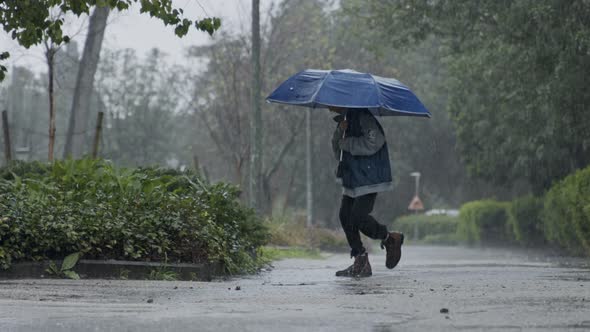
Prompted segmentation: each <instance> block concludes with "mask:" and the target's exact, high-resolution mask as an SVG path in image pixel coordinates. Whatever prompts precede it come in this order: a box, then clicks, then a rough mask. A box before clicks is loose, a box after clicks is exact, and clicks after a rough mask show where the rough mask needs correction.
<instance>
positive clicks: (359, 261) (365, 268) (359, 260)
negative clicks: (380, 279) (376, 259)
mask: <svg viewBox="0 0 590 332" xmlns="http://www.w3.org/2000/svg"><path fill="white" fill-rule="evenodd" d="M372 275H373V271H372V270H371V264H370V263H369V255H368V254H367V253H366V252H365V253H364V254H361V255H357V256H355V257H354V263H353V264H352V265H351V266H349V267H347V268H346V269H344V270H340V271H337V272H336V276H337V277H352V278H366V277H370V276H372Z"/></svg>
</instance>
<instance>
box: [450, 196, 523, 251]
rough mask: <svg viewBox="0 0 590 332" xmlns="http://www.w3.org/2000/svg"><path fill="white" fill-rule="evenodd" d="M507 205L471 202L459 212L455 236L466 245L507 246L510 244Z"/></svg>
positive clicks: (496, 202)
mask: <svg viewBox="0 0 590 332" xmlns="http://www.w3.org/2000/svg"><path fill="white" fill-rule="evenodd" d="M508 207H509V203H506V202H498V201H494V200H481V201H473V202H469V203H466V204H464V205H463V206H462V207H461V210H460V211H459V225H458V226H457V235H458V236H459V238H460V239H461V240H463V241H467V242H468V243H471V244H474V243H483V244H507V243H510V242H512V239H513V235H512V229H511V227H510V225H509V224H508Z"/></svg>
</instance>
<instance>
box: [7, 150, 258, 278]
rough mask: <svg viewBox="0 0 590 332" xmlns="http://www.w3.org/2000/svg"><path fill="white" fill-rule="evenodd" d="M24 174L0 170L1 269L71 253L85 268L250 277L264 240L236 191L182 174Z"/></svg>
mask: <svg viewBox="0 0 590 332" xmlns="http://www.w3.org/2000/svg"><path fill="white" fill-rule="evenodd" d="M25 165H26V164H20V165H17V166H18V167H16V168H15V166H14V165H11V166H9V167H8V168H7V169H2V170H0V174H4V175H5V176H6V177H4V179H0V266H2V267H4V268H7V267H8V266H9V265H10V263H11V262H13V261H23V260H43V259H61V258H63V257H65V256H66V255H68V254H70V253H73V252H81V253H83V255H84V257H85V258H90V259H126V260H144V261H169V262H171V261H176V262H214V261H221V262H223V263H224V265H225V267H226V268H227V269H228V272H230V273H235V272H240V271H246V270H252V269H254V268H255V266H256V261H255V258H254V257H255V255H254V253H255V251H256V248H257V247H259V246H261V245H262V244H264V243H265V242H266V240H267V230H266V229H265V227H264V226H263V225H262V222H261V221H260V220H258V219H257V218H256V216H255V215H254V213H253V212H252V211H251V210H250V209H247V208H244V207H243V206H241V205H240V204H239V203H238V201H237V197H238V195H239V191H238V190H237V188H236V187H234V186H231V185H227V184H223V183H218V184H213V185H211V184H207V183H204V182H203V181H202V180H201V178H200V177H199V176H198V175H197V174H194V173H192V172H180V171H175V170H162V169H156V168H145V169H125V168H115V167H114V166H113V165H112V164H111V163H109V162H105V161H95V160H90V159H84V160H67V161H58V162H55V163H53V164H51V165H50V166H46V168H43V167H37V166H38V165H39V163H33V165H37V166H34V167H28V166H25ZM15 169H16V170H17V171H16V172H15V171H14V170H15ZM19 170H20V171H19ZM8 174H10V177H9V176H8Z"/></svg>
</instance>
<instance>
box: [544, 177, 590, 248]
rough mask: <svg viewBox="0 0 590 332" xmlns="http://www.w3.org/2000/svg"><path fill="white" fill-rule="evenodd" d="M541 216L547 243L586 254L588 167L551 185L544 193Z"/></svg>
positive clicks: (589, 213) (589, 237)
mask: <svg viewBox="0 0 590 332" xmlns="http://www.w3.org/2000/svg"><path fill="white" fill-rule="evenodd" d="M542 219H543V225H544V231H545V237H546V238H547V240H548V241H549V242H550V243H553V244H556V245H558V246H560V247H562V248H565V249H567V250H568V251H569V252H571V253H573V254H577V255H586V256H590V167H588V168H585V169H582V170H579V171H577V172H576V173H574V174H572V175H570V176H568V177H566V178H565V179H563V180H562V181H560V182H559V183H557V184H555V185H554V186H553V187H551V189H550V190H549V192H547V194H546V195H545V200H544V209H543V214H542Z"/></svg>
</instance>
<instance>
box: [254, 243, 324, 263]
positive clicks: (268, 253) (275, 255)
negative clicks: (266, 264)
mask: <svg viewBox="0 0 590 332" xmlns="http://www.w3.org/2000/svg"><path fill="white" fill-rule="evenodd" d="M260 254H261V255H262V257H264V258H265V259H267V260H268V261H274V260H280V259H287V258H306V259H323V257H322V255H321V253H320V251H319V250H318V249H310V248H298V247H284V248H281V247H268V246H267V247H262V248H260Z"/></svg>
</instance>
